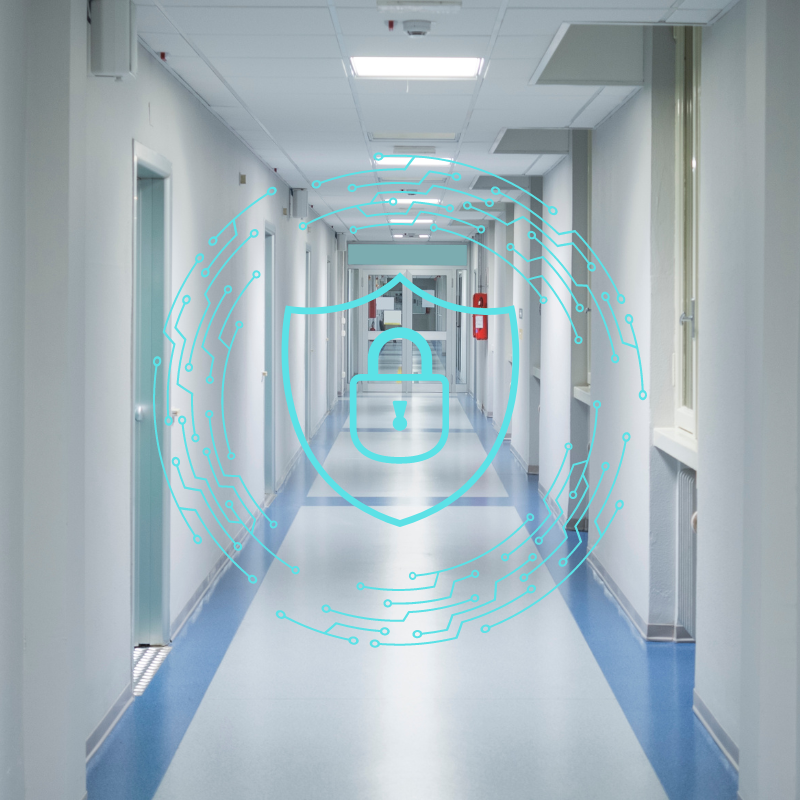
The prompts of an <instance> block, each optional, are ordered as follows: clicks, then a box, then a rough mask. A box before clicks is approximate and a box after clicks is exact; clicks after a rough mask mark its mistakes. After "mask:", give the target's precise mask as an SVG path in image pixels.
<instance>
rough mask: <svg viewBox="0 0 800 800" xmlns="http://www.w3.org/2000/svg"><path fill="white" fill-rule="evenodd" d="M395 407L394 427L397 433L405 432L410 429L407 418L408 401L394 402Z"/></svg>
mask: <svg viewBox="0 0 800 800" xmlns="http://www.w3.org/2000/svg"><path fill="white" fill-rule="evenodd" d="M392 405H393V406H394V417H395V418H394V420H392V426H393V427H394V429H395V430H396V431H404V430H405V429H406V428H407V427H408V420H407V419H406V418H405V413H406V406H407V405H408V400H392Z"/></svg>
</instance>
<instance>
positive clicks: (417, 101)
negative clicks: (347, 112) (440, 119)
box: [361, 94, 471, 127]
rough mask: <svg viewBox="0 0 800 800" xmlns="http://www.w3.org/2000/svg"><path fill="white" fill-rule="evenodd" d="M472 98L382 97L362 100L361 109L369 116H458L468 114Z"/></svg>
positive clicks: (369, 97) (447, 96) (375, 96)
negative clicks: (381, 114)
mask: <svg viewBox="0 0 800 800" xmlns="http://www.w3.org/2000/svg"><path fill="white" fill-rule="evenodd" d="M470 100H471V98H470V97H469V96H468V95H459V94H455V95H410V94H398V95H380V94H373V95H369V96H367V97H362V98H361V109H362V111H363V112H364V113H365V114H367V115H370V116H371V115H372V112H375V111H378V112H384V111H389V112H394V113H400V114H406V113H408V114H413V113H422V114H428V113H430V114H434V115H436V114H457V115H459V116H461V117H462V120H463V116H464V115H465V114H466V113H467V109H468V108H469V104H470ZM459 127H460V126H459Z"/></svg>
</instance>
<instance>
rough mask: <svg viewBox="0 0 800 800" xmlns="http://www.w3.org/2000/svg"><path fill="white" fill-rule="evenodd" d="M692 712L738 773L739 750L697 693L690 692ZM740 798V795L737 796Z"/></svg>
mask: <svg viewBox="0 0 800 800" xmlns="http://www.w3.org/2000/svg"><path fill="white" fill-rule="evenodd" d="M692 711H694V714H695V716H696V717H697V719H699V720H700V722H701V723H702V724H703V727H704V728H705V729H706V730H707V731H708V732H709V734H710V736H711V738H712V739H713V740H714V741H715V742H716V743H717V745H718V746H719V749H720V750H722V752H723V753H724V754H725V758H727V759H728V761H730V762H731V764H732V765H733V768H734V769H735V770H736V771H737V772H738V771H739V748H738V747H737V746H736V743H735V742H734V741H733V739H731V737H730V736H728V732H727V731H726V730H725V728H723V727H722V725H720V724H719V722H718V721H717V718H716V717H715V716H714V715H713V714H712V713H711V712H710V711H709V710H708V706H707V705H706V704H705V703H704V702H703V701H702V699H701V698H700V695H699V694H697V691H696V690H694V691H693V692H692ZM737 796H740V795H737Z"/></svg>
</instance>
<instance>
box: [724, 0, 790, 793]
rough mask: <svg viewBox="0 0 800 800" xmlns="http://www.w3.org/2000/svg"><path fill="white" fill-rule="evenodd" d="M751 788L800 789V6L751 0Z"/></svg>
mask: <svg viewBox="0 0 800 800" xmlns="http://www.w3.org/2000/svg"><path fill="white" fill-rule="evenodd" d="M745 19H746V23H745V102H746V105H745V113H744V115H743V119H742V124H743V126H744V128H745V148H744V155H745V159H744V171H743V177H744V181H743V187H742V189H743V194H744V197H745V198H746V201H747V210H748V220H747V234H748V235H747V240H746V243H745V248H744V251H743V252H742V254H741V258H742V259H743V260H744V261H745V263H746V265H747V273H746V274H747V279H748V283H747V289H748V292H747V312H746V316H745V318H744V320H743V324H744V325H745V326H746V334H747V338H746V341H745V351H744V363H743V367H744V376H745V379H744V392H745V420H746V424H745V429H744V460H745V463H746V465H747V484H746V492H745V496H744V497H745V499H744V518H743V523H744V524H743V532H744V535H743V544H744V547H743V552H744V554H745V557H744V559H743V577H742V640H743V643H744V646H743V652H742V656H743V658H742V718H741V734H740V738H741V742H740V748H741V756H740V761H739V766H740V772H739V791H740V794H741V796H742V798H743V800H767V798H769V799H770V800H772V798H778V797H780V798H783V797H797V796H798V792H799V791H800V772H799V770H800V768H799V765H800V761H799V760H798V757H799V756H800V738H799V737H798V691H799V688H800V687H798V680H800V669H798V642H799V641H800V631H799V630H798V625H799V624H800V620H799V618H798V586H800V581H798V560H797V559H798V500H799V499H800V485H799V482H800V469H799V468H798V457H799V455H800V453H799V450H798V442H799V437H798V421H799V420H798V416H799V414H798V412H799V411H800V381H799V378H800V369H798V363H799V361H800V348H799V346H798V345H799V340H800V330H798V320H800V259H799V258H798V253H799V252H800V247H799V246H798V231H800V148H798V136H797V131H798V130H799V129H800V94H798V91H797V88H798V85H800V48H798V44H800V42H798V36H799V35H800V6H798V3H797V2H796V0H746V7H745Z"/></svg>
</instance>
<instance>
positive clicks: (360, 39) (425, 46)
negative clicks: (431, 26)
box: [345, 31, 549, 58]
mask: <svg viewBox="0 0 800 800" xmlns="http://www.w3.org/2000/svg"><path fill="white" fill-rule="evenodd" d="M490 32H491V31H486V32H484V33H485V35H483V36H433V35H428V36H425V37H422V38H412V37H411V36H407V35H405V34H403V35H402V36H400V35H398V36H374V35H373V36H348V37H347V38H346V40H345V44H346V46H347V51H348V54H349V55H351V56H401V57H414V56H419V57H421V56H433V57H437V56H438V57H440V58H441V57H448V58H483V57H484V56H485V55H486V48H487V47H488V46H489V41H490V38H489V33H490ZM547 44H549V40H548V42H547V43H546V44H545V48H546V47H547ZM542 52H544V50H543V51H542Z"/></svg>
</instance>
